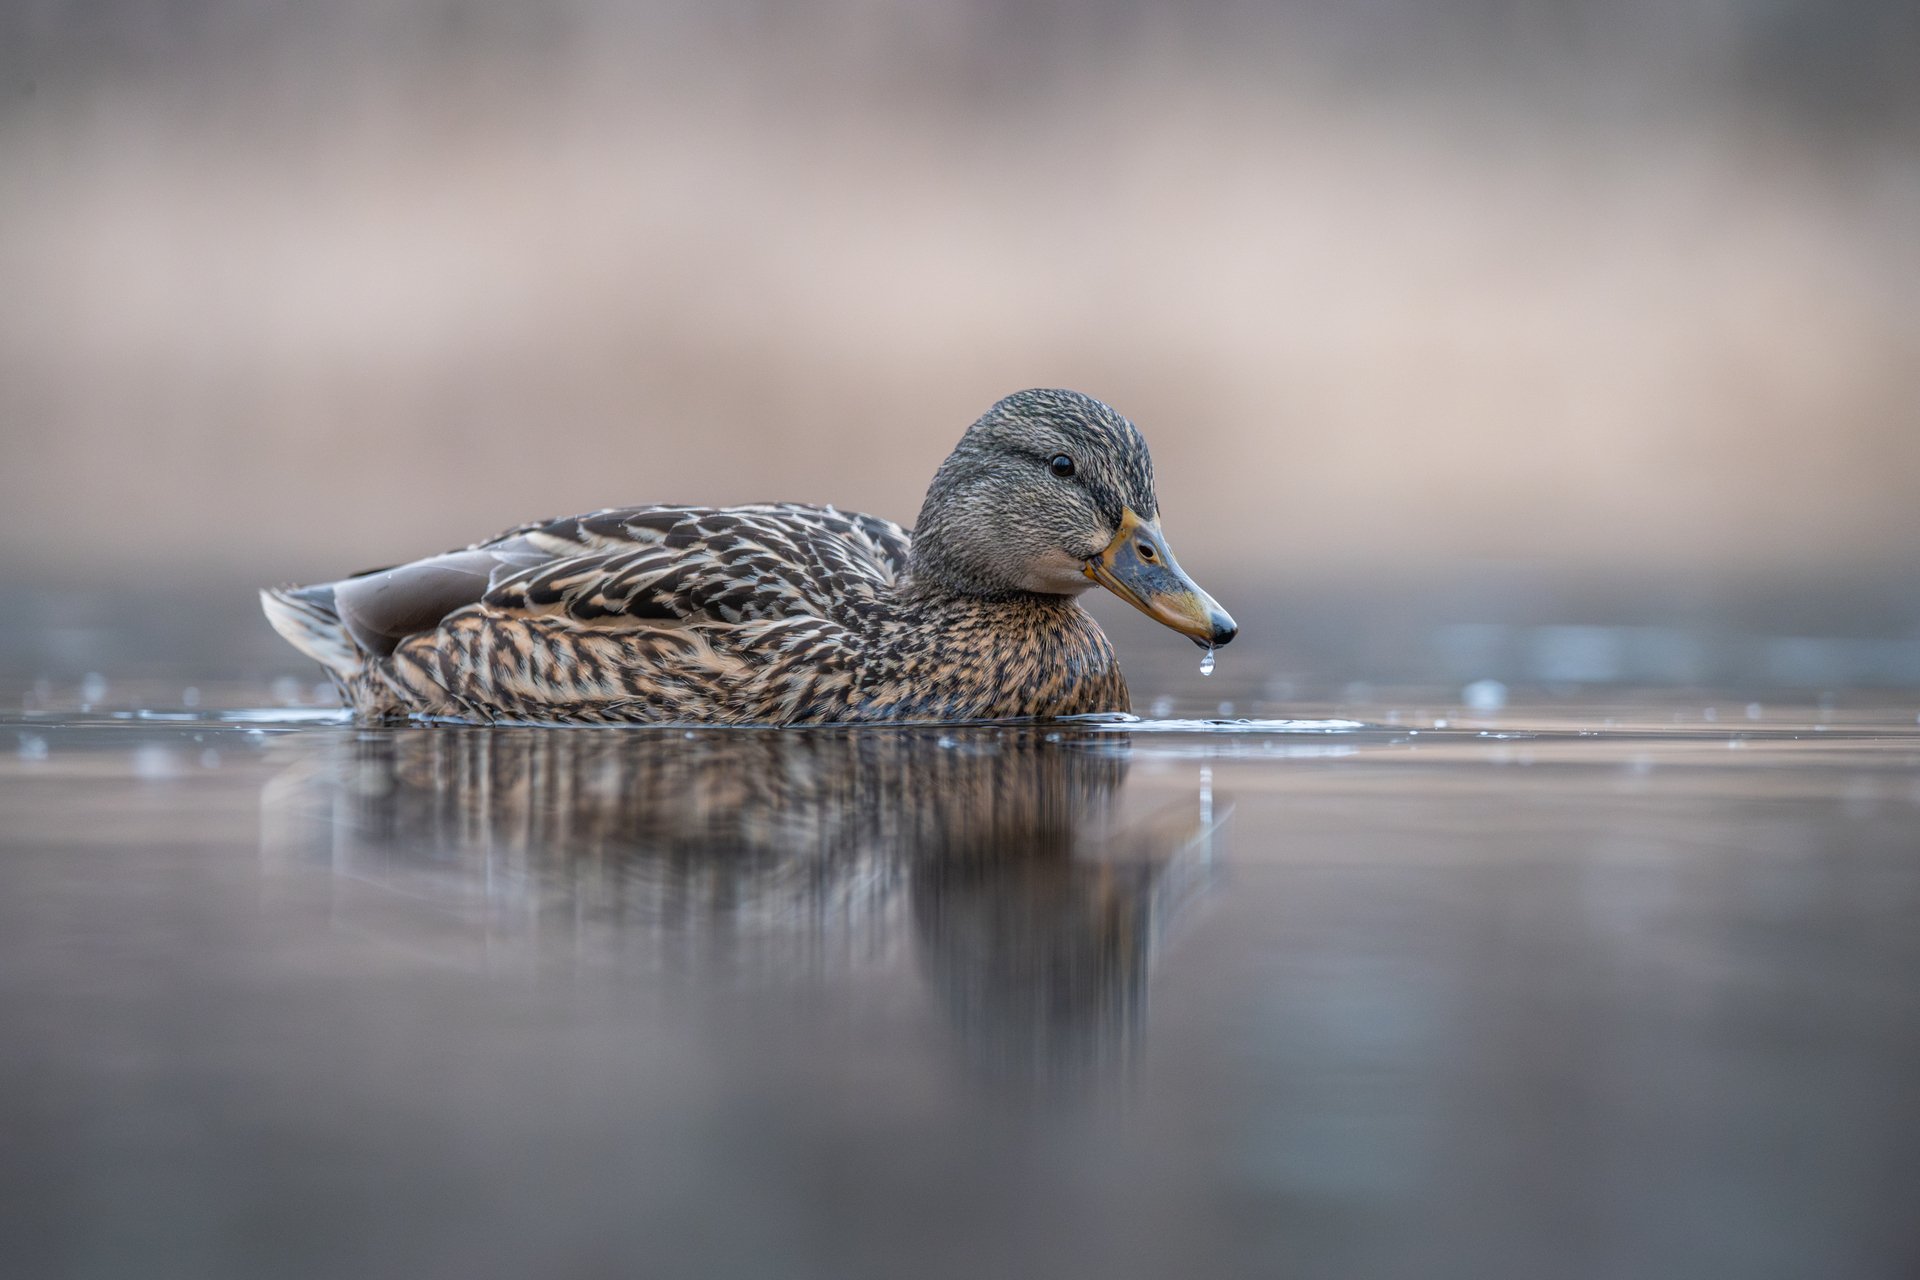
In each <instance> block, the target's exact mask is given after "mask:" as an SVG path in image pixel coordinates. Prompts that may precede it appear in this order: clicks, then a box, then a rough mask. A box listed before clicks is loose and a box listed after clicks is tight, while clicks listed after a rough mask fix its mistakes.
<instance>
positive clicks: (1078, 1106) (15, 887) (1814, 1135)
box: [0, 686, 1920, 1280]
mask: <svg viewBox="0 0 1920 1280" xmlns="http://www.w3.org/2000/svg"><path fill="white" fill-rule="evenodd" d="M1222 687H1226V686H1222ZM1210 691H1211V690H1210ZM122 692H123V691H115V693H122ZM86 693H91V694H93V695H94V699H93V701H94V703H95V704H96V709H93V710H90V711H88V712H86V713H80V712H78V711H76V710H75V709H74V708H75V707H76V706H77V705H78V699H79V698H80V697H81V696H83V695H84V694H86ZM170 693H171V696H172V699H173V700H172V701H171V702H170V703H169V702H165V701H162V700H160V699H159V697H158V696H157V695H156V696H152V697H149V696H144V695H141V696H137V697H136V696H134V695H133V694H124V696H123V697H122V702H121V705H119V706H118V708H117V709H116V706H115V705H114V702H113V697H111V696H110V695H109V691H108V690H105V689H103V688H96V689H92V690H80V691H77V692H76V691H74V690H69V689H65V688H61V689H54V690H48V689H44V688H43V689H41V690H39V691H34V690H27V691H25V692H24V693H23V694H22V695H21V698H20V699H16V700H14V701H13V702H12V703H11V705H15V706H20V705H26V706H29V707H32V708H36V709H34V710H30V711H26V712H22V713H18V714H15V715H13V716H11V717H9V718H8V719H7V720H6V721H5V722H4V723H0V812H3V813H4V822H3V823H0V1027H3V1028H4V1040H3V1041H0V1098H4V1102H3V1103H0V1119H4V1129H5V1132H6V1135H7V1136H6V1139H5V1142H4V1145H3V1146H0V1177H3V1178H4V1192H5V1195H4V1203H5V1204H6V1206H7V1207H6V1209H5V1210H3V1211H0V1223H4V1226H0V1232H3V1233H4V1260H5V1262H6V1264H7V1265H6V1266H5V1267H4V1270H5V1271H6V1273H7V1274H8V1275H21V1276H36V1277H37V1276H140V1277H143V1278H146V1277H170V1276H182V1277H188V1276H191V1277H201V1278H204V1277H226V1276H235V1277H243V1276H244V1277H252V1276H268V1275H270V1276H274V1277H296V1278H297V1277H309V1276H311V1277H322V1276H326V1277H333V1276H356V1277H362V1276H389V1275H391V1276H407V1277H436V1276H460V1277H474V1276H496V1275H497V1276H571V1275H594V1274H624V1275H649V1276H652V1275H659V1276H671V1275H702V1276H743V1277H746V1276H751V1277H758V1276H782V1277H786V1276H794V1277H822V1278H827V1277H834V1278H841V1277H865V1276H875V1277H879V1276H916V1277H919V1276H955V1277H961V1276H964V1277H977V1276H1042V1277H1077V1276H1088V1277H1095V1276H1098V1277H1106V1278H1108V1280H1112V1278H1114V1277H1133V1276H1141V1277H1148V1276H1152V1277H1167V1276H1203V1275H1204V1276H1283V1275H1284V1276H1365V1277H1402V1276H1404V1277H1434V1276H1460V1277H1488V1276H1516V1277H1585V1276H1596V1277H1598V1276H1608V1277H1611V1276H1621V1277H1636V1278H1640V1277H1661V1276H1672V1277H1688V1278H1694V1277H1709V1276H1714V1277H1717V1276H1739V1277H1774V1276H1778V1277H1879V1276H1886V1277H1904V1276H1911V1275H1914V1274H1916V1272H1920V1245H1917V1244H1916V1241H1920V1229H1916V1227H1915V1225H1914V1218H1913V1206H1914V1203H1915V1200H1916V1193H1920V730H1917V728H1916V725H1915V722H1914V712H1915V709H1916V708H1915V707H1913V706H1910V705H1901V706H1891V705H1878V704H1875V703H1872V702H1870V701H1869V702H1861V703H1857V704H1848V705H1843V706H1839V707H1833V706H1829V707H1827V708H1824V709H1823V708H1821V707H1819V706H1800V707H1774V706H1764V707H1763V706H1753V707H1748V706H1746V705H1745V704H1744V703H1743V702H1740V701H1737V700H1736V701H1731V702H1726V703H1724V704H1722V705H1718V706H1714V707H1713V708H1712V717H1713V718H1712V719H1709V718H1708V712H1709V704H1708V703H1706V702H1703V701H1701V700H1699V699H1697V698H1696V699H1694V700H1692V701H1690V702H1686V703H1659V704H1649V703H1627V704H1621V705H1600V704H1588V705H1583V706H1579V707H1571V708H1570V707H1565V706H1562V707H1557V708H1543V707H1536V708H1528V707H1518V708H1511V707H1503V708H1498V709H1493V708H1483V709H1482V710H1481V711H1480V712H1477V713H1475V712H1469V711H1465V710H1463V708H1461V707H1459V706H1452V707H1449V706H1446V705H1445V703H1446V701H1447V699H1444V698H1430V699H1427V700H1426V705H1420V700H1419V699H1414V698H1407V699H1403V700H1399V704H1398V705H1390V704H1389V701H1388V700H1382V701H1381V702H1380V704H1379V705H1377V706H1369V707H1363V708H1354V707H1347V708H1342V709H1341V711H1340V714H1339V716H1338V717H1335V716H1334V715H1333V713H1332V711H1331V710H1330V709H1327V708H1299V707H1279V706H1261V705H1253V704H1249V703H1247V702H1245V701H1244V699H1243V701H1242V705H1241V706H1239V707H1237V708H1236V710H1237V711H1238V713H1239V714H1242V715H1246V714H1254V715H1266V716H1270V717H1276V718H1277V717H1282V716H1285V717H1290V718H1294V719H1295V720H1296V721H1297V720H1298V718H1300V717H1309V722H1307V723H1298V722H1296V723H1292V724H1268V725H1262V724H1257V723H1254V724H1248V723H1241V724H1231V725H1206V724H1203V723H1196V722H1195V720H1197V718H1198V717H1201V716H1204V715H1207V714H1217V711H1218V708H1217V706H1214V705H1212V704H1206V705H1202V704H1198V703H1193V702H1191V700H1190V699H1189V700H1188V701H1187V702H1181V703H1178V705H1171V704H1169V705H1163V706H1162V707H1161V708H1160V710H1161V711H1162V712H1164V713H1165V717H1164V718H1163V719H1162V720H1161V721H1159V722H1153V723H1145V724H1140V725H1132V726H1124V725H1123V726H1114V725H1087V724H1076V725H1064V726H1050V727H1027V728H967V729H948V730H895V731H864V732H849V731H808V732H784V733H765V732H758V733H756V732H713V731H702V732H690V733H689V732H684V731H647V730H639V731H628V730H600V731H596V730H567V731H540V730H529V729H506V730H492V731H488V730H473V729H449V728H440V729H403V730H380V731H363V730H359V729H356V728H353V727H351V726H349V725H345V724H343V723H340V722H339V721H338V720H337V718H336V717H335V715H334V713H332V712H330V711H327V710H324V709H317V708H313V707H304V706H296V707H292V708H280V709H276V710H272V711H266V712H255V713H244V712H242V713H235V712H232V711H224V710H210V709H209V707H214V706H226V707H231V706H234V705H236V704H238V703H245V702H254V703H264V702H268V701H271V700H272V699H271V698H270V697H269V696H268V695H267V693H266V691H265V690H264V689H257V688H256V689H252V690H232V689H228V690H213V689H209V690H206V691H196V692H195V694H194V695H192V696H191V697H182V696H181V694H180V692H179V691H178V690H177V689H173V690H171V691H170ZM278 695H279V696H280V697H281V698H282V699H284V700H287V701H295V702H298V701H300V700H302V699H305V698H307V697H308V696H309V695H308V694H307V693H306V691H305V689H304V688H297V689H289V688H285V687H283V688H281V689H280V690H279V691H278ZM63 700H64V702H63ZM186 701H194V702H197V703H199V704H200V705H199V706H198V707H197V708H196V709H193V710H188V709H186V708H185V707H184V706H183V705H182V704H183V703H184V702H186ZM163 705H171V706H174V707H176V708H179V709H178V710H175V711H171V712H161V713H153V712H147V713H144V714H138V713H135V712H134V711H133V710H132V709H131V708H132V707H134V706H146V707H153V706H163ZM1174 716H1188V717H1194V718H1195V719H1190V720H1187V721H1184V722H1180V721H1173V720H1171V717H1174ZM1441 720H1444V721H1446V724H1445V726H1444V727H1438V726H1437V724H1436V722H1437V721H1441ZM1389 721H1395V722H1397V723H1388V722H1389Z"/></svg>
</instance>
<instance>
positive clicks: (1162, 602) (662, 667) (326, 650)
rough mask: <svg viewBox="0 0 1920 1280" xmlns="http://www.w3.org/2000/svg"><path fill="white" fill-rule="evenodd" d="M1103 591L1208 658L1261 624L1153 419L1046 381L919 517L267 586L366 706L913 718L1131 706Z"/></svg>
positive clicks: (1024, 396) (999, 414) (460, 553)
mask: <svg viewBox="0 0 1920 1280" xmlns="http://www.w3.org/2000/svg"><path fill="white" fill-rule="evenodd" d="M1095 586H1099V587H1103V588H1105V589H1106V590H1108V591H1110V592H1112V593H1113V594H1115V595H1117V596H1118V597H1120V598H1121V599H1122V600H1125V601H1126V602H1127V603H1129V604H1131V605H1133V606H1134V607H1136V608H1138V609H1140V610H1141V611H1142V612H1144V613H1146V614H1147V615H1148V616H1149V617H1152V618H1154V619H1155V620H1156V621H1158V622H1160V623H1162V624H1164V625H1165V626H1167V627H1169V628H1171V629H1172V630H1174V631H1176V632H1179V633H1180V634H1182V635H1185V636H1187V637H1188V638H1190V639H1192V640H1193V641H1194V642H1195V643H1197V644H1200V645H1202V646H1204V647H1207V648H1208V649H1209V650H1211V649H1212V648H1213V647H1216V646H1219V645H1224V644H1227V643H1228V642H1229V641H1231V640H1232V639H1233V638H1234V636H1235V635H1236V634H1237V631H1238V628H1237V627H1236V625H1235V623H1234V621H1233V619H1232V617H1231V616H1230V615H1229V614H1228V613H1227V612H1226V610H1225V609H1223V608H1221V607H1220V605H1219V604H1218V603H1217V602H1216V601H1215V600H1214V599H1213V597H1211V596H1209V595H1208V594H1207V593H1206V592H1205V591H1203V590H1201V589H1200V587H1199V586H1198V585H1197V584H1196V583H1195V582H1194V581H1193V579H1192V578H1190V577H1189V576H1188V575H1187V574H1186V572H1185V571H1184V570H1182V569H1181V568H1180V566H1179V563H1178V562H1177V561H1176V560H1175V559H1174V556H1173V552H1172V550H1171V549H1170V548H1169V547H1168V544H1167V539H1166V536H1165V534H1164V532H1163V531H1162V529H1161V524H1160V504H1159V500H1158V498H1157V496H1156V493H1155V489H1154V472H1153V458H1152V455H1151V454H1150V453H1149V451H1148V449H1147V444H1146V440H1145V438H1144V437H1143V436H1142V435H1141V433H1140V430H1139V428H1138V427H1136V426H1135V425H1134V424H1133V423H1132V422H1131V421H1130V420H1128V419H1127V418H1125V417H1124V416H1122V415H1121V414H1120V413H1119V412H1118V411H1116V410H1115V409H1113V408H1111V407H1109V406H1108V405H1106V404H1105V403H1103V402H1101V401H1099V400H1097V399H1094V398H1093V397H1092V396H1088V395H1084V394H1082V393H1080V392H1076V391H1068V390H1062V389H1054V388H1037V389H1032V390H1027V391H1021V392H1016V393H1015V394H1013V395H1010V396H1007V397H1005V398H1003V399H1001V400H1000V401H998V402H997V403H995V404H994V405H993V406H992V407H991V408H990V409H988V410H987V412H986V413H985V414H983V415H981V417H980V418H979V419H978V420H976V421H975V422H974V423H973V424H972V425H971V426H969V427H968V428H967V429H966V431H965V433H964V434H963V435H962V436H961V438H960V441H959V443H958V444H957V445H956V446H955V447H954V449H953V451H952V453H950V454H949V455H948V456H947V458H946V460H945V461H944V462H942V463H941V464H940V467H939V469H938V470H937V471H936V472H935V474H934V477H933V482H932V484H931V485H930V486H929V487H928V489H927V494H926V498H925V501H924V502H923V504H922V505H921V508H920V515H919V519H918V522H917V524H916V526H915V528H914V529H913V530H911V531H909V530H907V529H905V528H902V527H901V526H900V525H898V524H895V523H894V522H892V521H890V520H885V519H882V518H880V517H878V516H872V515H866V514H863V513H860V512H854V511H841V510H838V509H836V508H834V507H832V506H824V505H812V504H806V503H790V502H776V503H756V504H752V505H746V506H732V507H701V506H678V505H653V506H636V507H618V508H607V509H603V510H599V511H593V512H589V513H587V514H584V515H576V516H567V517H563V518H559V519H552V520H539V521H534V522H531V523H527V524H522V525H518V526H516V527H514V528H512V529H508V530H506V531H505V532H503V533H500V534H498V535H496V536H495V537H492V538H489V539H487V540H485V541H483V542H476V543H473V544H471V545H469V546H466V547H463V548H460V549H458V550H455V551H449V552H446V553H443V554H440V555H434V556H428V557H426V558H424V559H420V560H414V561H410V562H408V563H405V564H399V565H394V566H391V567H389V568H384V569H378V570H371V571H367V572H364V573H359V574H355V575H353V576H351V577H347V578H342V579H340V580H337V581H333V582H325V583H317V584H313V585H307V586H281V587H274V588H269V589H267V590H264V591H262V592H261V604H262V607H263V609H264V611H265V613H266V616H267V620H268V622H269V623H270V624H271V625H272V626H273V628H274V630H275V631H277V632H278V633H279V634H280V635H281V636H282V637H284V638H285V639H286V640H287V641H288V642H290V643H291V644H292V645H293V646H294V648H296V649H298V650H299V651H300V652H302V653H304V654H305V655H307V656H308V657H309V658H312V659H313V660H315V661H317V662H319V663H320V665H321V666H322V667H323V668H324V669H325V670H326V672H327V673H328V675H329V677H330V678H331V679H332V681H333V682H334V684H335V686H336V687H337V688H338V690H339V693H340V696H341V699H342V701H343V702H344V703H345V705H346V706H347V707H348V708H349V709H350V710H351V712H352V715H353V716H354V718H355V719H357V720H359V721H361V722H364V723H386V722H397V721H407V720H419V721H428V722H441V721H444V722H454V723H473V724H555V725H569V724H641V725H646V724H652V725H669V724H670V725H766V726H790V725H809V724H908V723H932V722H955V721H977V720H1026V719H1036V718H1057V717H1064V716H1076V715H1091V714H1099V713H1125V712H1129V711H1130V710H1131V705H1130V699H1129V695H1128V690H1127V683H1126V679H1125V677H1124V676H1123V675H1122V674H1121V670H1120V665H1119V662H1118V659H1117V657H1116V655H1115V653H1114V650H1113V646H1112V644H1111V643H1110V642H1109V641H1108V639H1107V637H1106V635H1105V634H1104V633H1103V632H1102V631H1101V629H1100V626H1099V624H1098V623H1097V622H1096V621H1095V620H1094V619H1093V617H1092V615H1091V614H1089V613H1088V612H1087V611H1086V610H1085V609H1084V608H1083V607H1082V605H1081V604H1080V597H1081V596H1082V595H1083V594H1084V593H1085V592H1086V591H1088V590H1090V589H1091V588H1093V587H1095Z"/></svg>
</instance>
